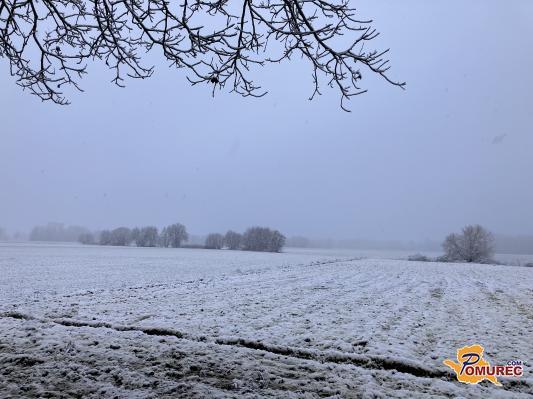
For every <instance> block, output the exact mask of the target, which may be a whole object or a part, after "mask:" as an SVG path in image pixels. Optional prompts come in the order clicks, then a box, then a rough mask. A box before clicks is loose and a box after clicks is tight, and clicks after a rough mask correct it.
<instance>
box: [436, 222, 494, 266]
mask: <svg viewBox="0 0 533 399" xmlns="http://www.w3.org/2000/svg"><path fill="white" fill-rule="evenodd" d="M442 247H443V249H444V253H445V257H446V259H447V260H449V261H465V262H476V263H483V262H488V261H490V260H491V258H492V256H493V255H494V237H493V235H492V234H491V233H490V232H489V231H487V230H486V229H484V228H483V227H481V226H479V225H475V226H465V227H464V228H463V231H462V233H461V234H450V235H449V236H448V237H446V239H445V240H444V243H443V244H442Z"/></svg>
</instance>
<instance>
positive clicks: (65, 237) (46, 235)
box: [29, 223, 90, 242]
mask: <svg viewBox="0 0 533 399" xmlns="http://www.w3.org/2000/svg"><path fill="white" fill-rule="evenodd" d="M89 233H90V231H89V230H88V229H87V228H85V227H81V226H65V225H64V224H63V223H48V224H46V225H44V226H35V227H34V228H33V229H32V231H31V232H30V237H29V238H30V241H65V242H68V241H77V240H78V238H79V237H80V236H81V235H83V234H89Z"/></svg>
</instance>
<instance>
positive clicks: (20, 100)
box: [0, 0, 533, 240]
mask: <svg viewBox="0 0 533 399" xmlns="http://www.w3.org/2000/svg"><path fill="white" fill-rule="evenodd" d="M353 3H354V4H356V5H358V7H359V9H360V12H361V16H362V17H363V18H368V17H371V18H374V20H375V26H376V27H377V28H378V30H380V31H381V33H382V36H381V37H380V39H379V41H377V44H378V45H382V46H387V47H390V48H391V53H390V58H391V62H392V70H391V77H392V78H394V79H398V80H405V81H407V83H408V86H407V90H406V91H402V90H401V89H398V88H395V87H392V86H389V85H388V84H386V83H385V82H383V81H381V80H377V79H374V78H371V77H370V76H367V78H366V79H365V80H364V81H363V85H364V86H365V87H366V88H368V89H369V93H368V94H365V95H363V96H359V97H357V98H355V99H353V100H352V101H351V104H350V108H351V109H352V111H353V112H352V113H350V114H348V113H345V112H343V111H341V110H340V108H339V96H338V93H337V92H335V91H333V90H323V91H324V93H325V94H324V95H323V96H322V97H320V98H318V99H316V100H315V101H313V102H309V101H308V100H307V98H308V96H309V95H310V94H311V91H312V82H311V70H310V68H309V65H306V64H303V63H301V62H299V61H295V62H294V63H292V64H282V65H270V66H268V67H266V68H264V69H262V70H261V73H260V75H258V76H256V78H257V79H258V80H260V81H261V83H262V84H263V86H264V87H266V88H268V89H269V94H268V96H266V97H264V98H261V99H249V98H248V99H243V98H241V97H238V96H236V95H232V94H225V93H219V94H217V95H216V96H215V98H212V97H211V95H210V90H209V88H207V87H199V88H197V87H190V86H189V84H188V83H187V81H186V79H185V77H184V72H183V71H180V70H175V69H169V68H167V67H166V66H165V64H164V63H163V62H162V63H161V64H162V66H161V67H160V68H159V69H157V71H156V74H155V76H154V77H153V78H151V79H149V80H145V81H129V82H128V86H127V88H126V89H120V88H117V87H115V86H113V85H112V84H111V83H109V81H110V80H111V79H112V73H111V72H110V71H106V70H104V69H103V68H101V67H97V66H92V67H90V70H89V75H88V76H86V77H85V78H84V79H83V81H82V87H83V88H85V90H86V92H85V93H82V94H75V95H73V96H71V101H72V105H70V106H67V107H61V106H57V105H54V104H52V103H41V101H40V100H39V99H38V98H36V97H33V96H31V95H29V94H28V93H23V92H22V91H21V90H20V89H19V88H18V87H17V86H16V85H15V80H14V79H13V78H11V77H10V76H9V74H8V65H7V63H6V60H4V59H0V88H1V90H0V120H1V123H0V226H2V227H4V228H7V229H8V230H10V231H14V230H17V229H19V230H26V231H27V230H29V229H30V228H31V227H32V226H33V225H35V224H41V223H46V222H48V221H61V222H64V223H67V224H80V225H86V226H88V227H90V228H93V229H99V228H108V227H116V226H119V225H126V226H134V225H146V224H155V225H157V226H163V225H165V224H168V223H172V222H176V221H179V222H182V223H184V224H185V225H186V226H187V227H188V229H189V231H191V232H192V233H198V234H202V233H208V232H211V231H225V230H227V229H230V228H231V229H236V230H243V229H244V228H245V227H247V226H249V225H255V224H259V225H268V226H271V227H275V228H278V229H280V230H281V231H282V232H284V233H285V234H286V235H293V234H303V235H308V236H311V237H334V238H363V237H365V238H377V239H380V238H383V239H392V238H395V239H401V240H408V239H425V238H432V239H440V238H441V237H442V236H443V235H444V234H446V233H448V232H450V231H453V230H457V229H458V228H460V227H461V226H462V225H464V224H466V223H481V224H483V225H486V226H487V227H489V228H490V229H492V230H493V231H495V232H498V233H507V234H532V233H533V205H532V204H533V131H532V126H533V123H532V122H533V75H532V74H531V71H533V43H532V38H533V2H532V1H528V0H523V1H468V2H465V1H458V0H457V1H449V0H448V1H431V2H428V1H402V2H398V1H392V0H389V1H370V0H368V1H364V2H355V1H354V2H353ZM366 75H368V74H366ZM363 76H365V73H364V70H363Z"/></svg>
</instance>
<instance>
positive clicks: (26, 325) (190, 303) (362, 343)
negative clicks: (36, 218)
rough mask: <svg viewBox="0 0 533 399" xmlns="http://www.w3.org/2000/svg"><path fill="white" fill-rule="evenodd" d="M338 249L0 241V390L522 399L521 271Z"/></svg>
mask: <svg viewBox="0 0 533 399" xmlns="http://www.w3.org/2000/svg"><path fill="white" fill-rule="evenodd" d="M353 258H355V257H354V256H353V254H349V253H344V252H339V253H334V252H331V251H329V252H320V251H300V252H289V253H284V254H257V253H246V252H233V251H202V250H162V249H140V248H139V249H137V248H122V249H120V248H100V247H77V246H54V245H32V246H29V245H6V244H2V245H0V301H1V302H0V397H2V398H4V397H83V398H87V397H89V398H90V397H93V398H97V397H106V398H107V397H110V398H112V397H119V398H136V397H139V398H146V397H152V398H161V397H168V398H214V397H216V398H218V397H222V398H261V397H268V398H319V397H332V398H360V397H363V398H396V397H400V398H413V397H465V398H488V397H491V398H492V397H495V398H500V397H501V398H530V397H532V395H533V373H532V371H531V368H530V367H529V366H527V367H526V369H525V375H524V377H523V378H521V379H520V380H518V381H516V380H510V379H509V380H505V379H502V382H503V387H496V386H493V385H491V384H490V383H485V382H483V383H481V384H479V385H477V386H470V385H464V384H461V383H459V382H457V381H455V379H454V378H453V376H452V375H451V374H450V373H449V370H448V369H447V368H446V366H444V365H443V364H442V361H443V360H444V359H445V358H454V356H455V351H456V349H457V348H458V347H460V346H464V345H467V344H473V343H480V344H482V345H483V346H484V347H485V349H486V358H487V359H488V360H489V361H490V362H491V363H492V364H503V363H505V362H507V361H508V360H522V361H527V362H529V361H531V360H533V359H532V355H533V268H525V267H509V266H487V265H465V264H438V263H418V262H407V261H398V260H383V259H381V260H380V259H374V260H372V259H361V260H353Z"/></svg>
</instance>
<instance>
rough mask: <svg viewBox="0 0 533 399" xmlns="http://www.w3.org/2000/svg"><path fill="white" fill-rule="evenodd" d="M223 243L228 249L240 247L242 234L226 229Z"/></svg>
mask: <svg viewBox="0 0 533 399" xmlns="http://www.w3.org/2000/svg"><path fill="white" fill-rule="evenodd" d="M224 243H225V244H226V246H227V247H228V248H229V249H240V248H241V243H242V234H239V233H236V232H235V231H232V230H228V232H227V233H226V235H225V236H224Z"/></svg>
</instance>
